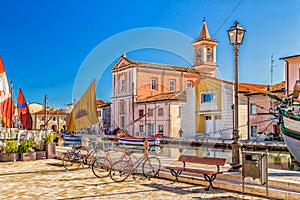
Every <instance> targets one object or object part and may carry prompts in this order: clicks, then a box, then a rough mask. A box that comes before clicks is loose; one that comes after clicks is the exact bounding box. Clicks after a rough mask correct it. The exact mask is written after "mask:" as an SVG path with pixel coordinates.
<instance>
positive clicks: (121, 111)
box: [120, 100, 125, 115]
mask: <svg viewBox="0 0 300 200" xmlns="http://www.w3.org/2000/svg"><path fill="white" fill-rule="evenodd" d="M124 113H125V109H124V100H121V101H120V115H124Z"/></svg>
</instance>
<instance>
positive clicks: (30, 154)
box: [21, 151, 36, 161]
mask: <svg viewBox="0 0 300 200" xmlns="http://www.w3.org/2000/svg"><path fill="white" fill-rule="evenodd" d="M21 160H23V161H28V160H36V153H35V151H31V152H28V153H21Z"/></svg>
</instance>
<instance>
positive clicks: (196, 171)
mask: <svg viewBox="0 0 300 200" xmlns="http://www.w3.org/2000/svg"><path fill="white" fill-rule="evenodd" d="M166 169H170V170H178V171H186V172H194V173H199V174H209V175H213V174H222V172H217V171H211V170H204V169H196V168H186V167H166Z"/></svg>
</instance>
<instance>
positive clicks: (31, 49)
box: [0, 0, 300, 109]
mask: <svg viewBox="0 0 300 200" xmlns="http://www.w3.org/2000/svg"><path fill="white" fill-rule="evenodd" d="M1 8H2V9H1V12H0V24H1V26H0V27H1V29H0V55H1V56H2V59H3V62H4V66H5V69H6V73H7V77H8V80H9V81H12V82H13V91H14V94H13V97H14V99H15V101H16V99H17V91H18V88H19V87H20V88H21V89H22V91H23V94H24V96H25V98H26V100H27V101H28V102H29V103H33V102H37V103H41V104H43V102H44V97H45V95H47V103H48V106H52V107H56V108H61V109H65V106H66V105H67V104H69V103H72V102H73V101H74V99H76V100H78V99H79V98H80V96H81V95H82V94H83V92H84V91H85V89H86V88H87V87H88V83H89V81H90V79H91V78H95V79H97V89H96V95H97V99H102V100H104V101H105V102H108V101H111V96H112V92H111V91H112V88H111V87H112V86H111V85H112V84H111V83H112V80H111V76H112V75H111V71H110V70H111V67H112V65H113V64H114V63H115V62H116V60H117V59H118V58H119V57H120V56H121V52H122V50H123V53H126V55H127V57H128V58H129V59H131V60H137V61H145V62H154V63H165V64H172V65H180V66H186V67H190V66H191V64H190V63H189V62H188V61H187V60H186V59H184V58H183V57H182V56H180V55H178V54H174V52H171V51H168V50H166V49H168V48H156V49H155V48H149V47H148V46H147V47H145V46H143V45H142V42H143V41H142V40H145V38H149V37H150V38H152V37H151V35H149V34H150V33H151V31H148V32H146V33H145V32H139V31H140V30H146V31H147V30H148V28H150V27H152V28H155V29H157V30H161V28H162V29H167V30H169V31H174V32H176V33H178V34H183V35H185V36H187V37H189V38H191V39H193V40H194V39H197V38H198V36H199V33H200V31H201V27H202V24H203V18H205V19H206V23H207V27H208V30H209V33H210V36H211V37H212V38H214V39H216V40H217V41H218V46H217V65H218V66H219V69H218V76H219V78H222V79H224V80H228V81H233V80H234V56H233V47H232V46H231V45H230V43H229V39H228V35H227V30H228V29H229V28H230V27H231V26H233V24H234V21H239V23H240V25H241V26H242V27H243V28H244V29H245V30H246V34H245V38H244V42H243V44H242V45H241V46H240V51H239V81H241V82H249V83H258V84H270V83H271V60H272V59H271V56H272V55H273V60H274V61H273V65H272V66H273V83H278V82H281V81H283V80H284V65H285V63H284V61H283V60H280V59H279V58H282V57H286V56H291V55H299V54H300V39H299V35H300V26H299V25H300V13H299V11H300V0H163V1H162V0H151V1H145V0H130V1H121V0H120V1H104V0H89V1H79V0H63V1H61V0H51V1H50V0H44V1H38V0H28V1H17V0H11V1H3V0H1ZM132 32H133V33H135V37H134V39H131V40H123V41H120V38H122V37H119V38H117V37H116V36H122V35H124V34H125V35H126V34H127V35H128V34H130V33H132ZM171 35H172V34H171ZM170 39H173V38H172V37H170ZM151 40H153V42H156V43H157V42H160V41H161V42H162V43H163V42H164V41H163V39H161V40H160V38H159V37H156V38H155V39H153V38H152V39H151ZM154 40H155V41H154ZM112 43H113V44H112ZM104 44H105V45H104ZM174 44H175V45H176V44H177V46H178V43H177V41H176V39H175V38H174ZM131 45H134V46H135V49H134V50H132V48H129V47H131ZM139 45H141V46H139ZM187 45H191V44H187ZM99 49H100V50H101V51H99ZM128 49H129V50H130V51H129V50H128ZM97 50H98V51H97ZM106 50H107V51H106ZM95 52H97V54H95ZM110 52H113V53H110ZM188 53H189V54H190V55H191V56H193V52H192V51H191V52H188ZM91 55H93V56H94V57H95V56H98V59H97V60H96V61H95V62H93V64H90V63H91V62H88V61H89V60H90V57H91ZM116 55H118V56H116ZM101 60H106V62H105V64H104V63H103V62H101ZM85 79H86V80H85ZM75 82H76V84H75ZM77 85H80V86H81V87H80V88H79V87H78V86H77ZM74 91H75V92H74Z"/></svg>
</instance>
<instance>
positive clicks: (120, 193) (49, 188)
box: [0, 159, 265, 200]
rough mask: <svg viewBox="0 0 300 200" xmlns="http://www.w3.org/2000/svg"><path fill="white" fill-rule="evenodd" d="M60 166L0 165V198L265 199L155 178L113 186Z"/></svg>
mask: <svg viewBox="0 0 300 200" xmlns="http://www.w3.org/2000/svg"><path fill="white" fill-rule="evenodd" d="M61 163H62V162H61V160H56V159H44V160H36V161H26V162H23V161H18V162H15V163H9V162H3V163H0V184H1V187H0V199H61V200H68V199H118V200H119V199H121V200H122V199H124V200H129V199H130V200H131V199H133V200H135V199H136V200H139V199H141V200H160V199H161V200H168V199H170V200H171V199H172V200H176V199H178V200H185V199H187V200H188V199H191V200H200V199H206V200H208V199H265V198H262V197H257V196H253V195H242V194H240V193H235V192H230V191H226V190H222V189H214V190H211V191H205V190H204V189H205V187H203V186H199V185H193V184H188V183H173V181H170V180H166V179H158V178H153V179H151V180H148V179H142V178H140V177H139V178H138V179H133V178H132V177H131V176H130V177H129V178H128V179H127V180H126V181H124V182H120V183H116V182H114V181H112V180H111V179H110V177H107V178H102V179H99V178H96V177H95V176H94V174H93V172H92V170H91V168H81V169H79V170H76V171H68V170H65V169H64V167H63V166H62V164H61Z"/></svg>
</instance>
